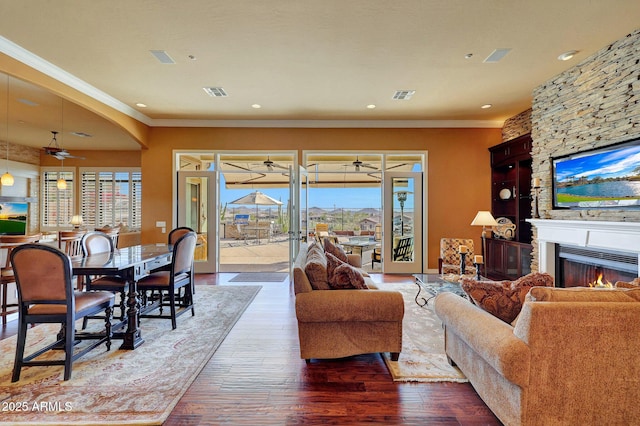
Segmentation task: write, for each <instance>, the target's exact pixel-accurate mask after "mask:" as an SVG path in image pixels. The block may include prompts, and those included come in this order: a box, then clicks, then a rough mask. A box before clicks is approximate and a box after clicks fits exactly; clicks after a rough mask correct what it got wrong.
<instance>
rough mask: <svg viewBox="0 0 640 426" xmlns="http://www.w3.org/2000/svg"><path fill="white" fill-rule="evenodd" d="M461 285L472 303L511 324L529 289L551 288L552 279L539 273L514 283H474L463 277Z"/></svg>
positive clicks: (474, 281) (471, 279)
mask: <svg viewBox="0 0 640 426" xmlns="http://www.w3.org/2000/svg"><path fill="white" fill-rule="evenodd" d="M461 285H462V289H463V290H464V291H465V293H467V295H468V296H469V299H471V300H472V301H473V303H475V304H476V305H478V306H479V307H480V308H482V309H484V310H485V311H487V312H489V313H490V314H492V315H494V316H496V317H497V318H500V319H501V320H502V321H504V322H507V323H512V322H513V321H514V320H515V319H516V317H517V316H518V314H519V313H520V310H521V309H522V304H523V303H524V300H525V296H526V295H527V293H528V292H529V290H530V289H531V287H535V286H538V287H553V277H552V276H551V275H549V274H541V273H532V274H529V275H526V276H524V277H522V278H519V279H517V280H516V281H476V280H475V279H473V278H466V277H465V278H463V279H462V284H461Z"/></svg>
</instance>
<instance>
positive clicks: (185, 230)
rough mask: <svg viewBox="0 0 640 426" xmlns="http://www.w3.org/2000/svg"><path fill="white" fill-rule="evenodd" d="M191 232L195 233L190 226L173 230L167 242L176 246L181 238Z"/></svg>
mask: <svg viewBox="0 0 640 426" xmlns="http://www.w3.org/2000/svg"><path fill="white" fill-rule="evenodd" d="M189 232H195V231H194V230H193V229H191V228H189V227H188V226H179V227H177V228H173V229H172V230H171V231H169V236H168V238H167V242H168V243H169V244H175V243H176V241H178V240H179V239H180V237H182V236H183V235H184V234H187V233H189Z"/></svg>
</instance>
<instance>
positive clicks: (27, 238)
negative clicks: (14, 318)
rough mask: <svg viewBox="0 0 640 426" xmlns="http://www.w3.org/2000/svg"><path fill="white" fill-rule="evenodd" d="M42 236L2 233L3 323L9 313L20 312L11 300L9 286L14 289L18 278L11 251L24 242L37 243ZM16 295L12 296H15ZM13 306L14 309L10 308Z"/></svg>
mask: <svg viewBox="0 0 640 426" xmlns="http://www.w3.org/2000/svg"><path fill="white" fill-rule="evenodd" d="M41 237H42V235H41V234H35V235H0V251H1V252H2V254H3V255H4V262H2V263H1V269H0V287H2V288H1V289H0V292H1V294H2V308H1V309H0V316H2V324H6V323H7V315H10V314H13V313H15V312H18V309H17V308H18V304H17V303H14V302H9V288H10V287H11V289H12V290H11V291H12V292H15V290H13V285H12V283H15V281H16V279H15V276H14V273H13V266H12V265H11V253H12V251H13V249H14V248H16V247H19V246H21V245H23V244H29V243H36V242H38V241H39V240H40V238H41ZM14 297H15V296H12V298H14ZM9 308H13V309H9Z"/></svg>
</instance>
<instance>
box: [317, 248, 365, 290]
mask: <svg viewBox="0 0 640 426" xmlns="http://www.w3.org/2000/svg"><path fill="white" fill-rule="evenodd" d="M327 278H328V281H329V286H330V287H331V288H332V289H334V290H345V289H363V290H364V289H367V284H366V283H365V281H364V277H363V276H362V273H361V272H360V270H359V269H358V268H356V267H353V266H351V265H349V264H348V263H345V262H343V261H341V260H340V259H338V258H337V257H336V256H334V255H332V254H331V253H327Z"/></svg>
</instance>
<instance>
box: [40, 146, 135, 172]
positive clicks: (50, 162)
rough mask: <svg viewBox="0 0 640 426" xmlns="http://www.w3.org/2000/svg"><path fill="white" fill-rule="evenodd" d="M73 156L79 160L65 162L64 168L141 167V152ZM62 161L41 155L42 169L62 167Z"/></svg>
mask: <svg viewBox="0 0 640 426" xmlns="http://www.w3.org/2000/svg"><path fill="white" fill-rule="evenodd" d="M73 155H75V156H78V157H84V159H79V158H69V159H68V160H64V168H65V169H66V168H68V167H76V168H77V167H140V161H141V153H140V151H78V150H75V149H74V150H73ZM60 165H61V164H60V160H58V159H57V158H55V157H52V156H51V155H47V154H45V153H44V152H41V153H40V166H41V167H54V166H55V167H60Z"/></svg>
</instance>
